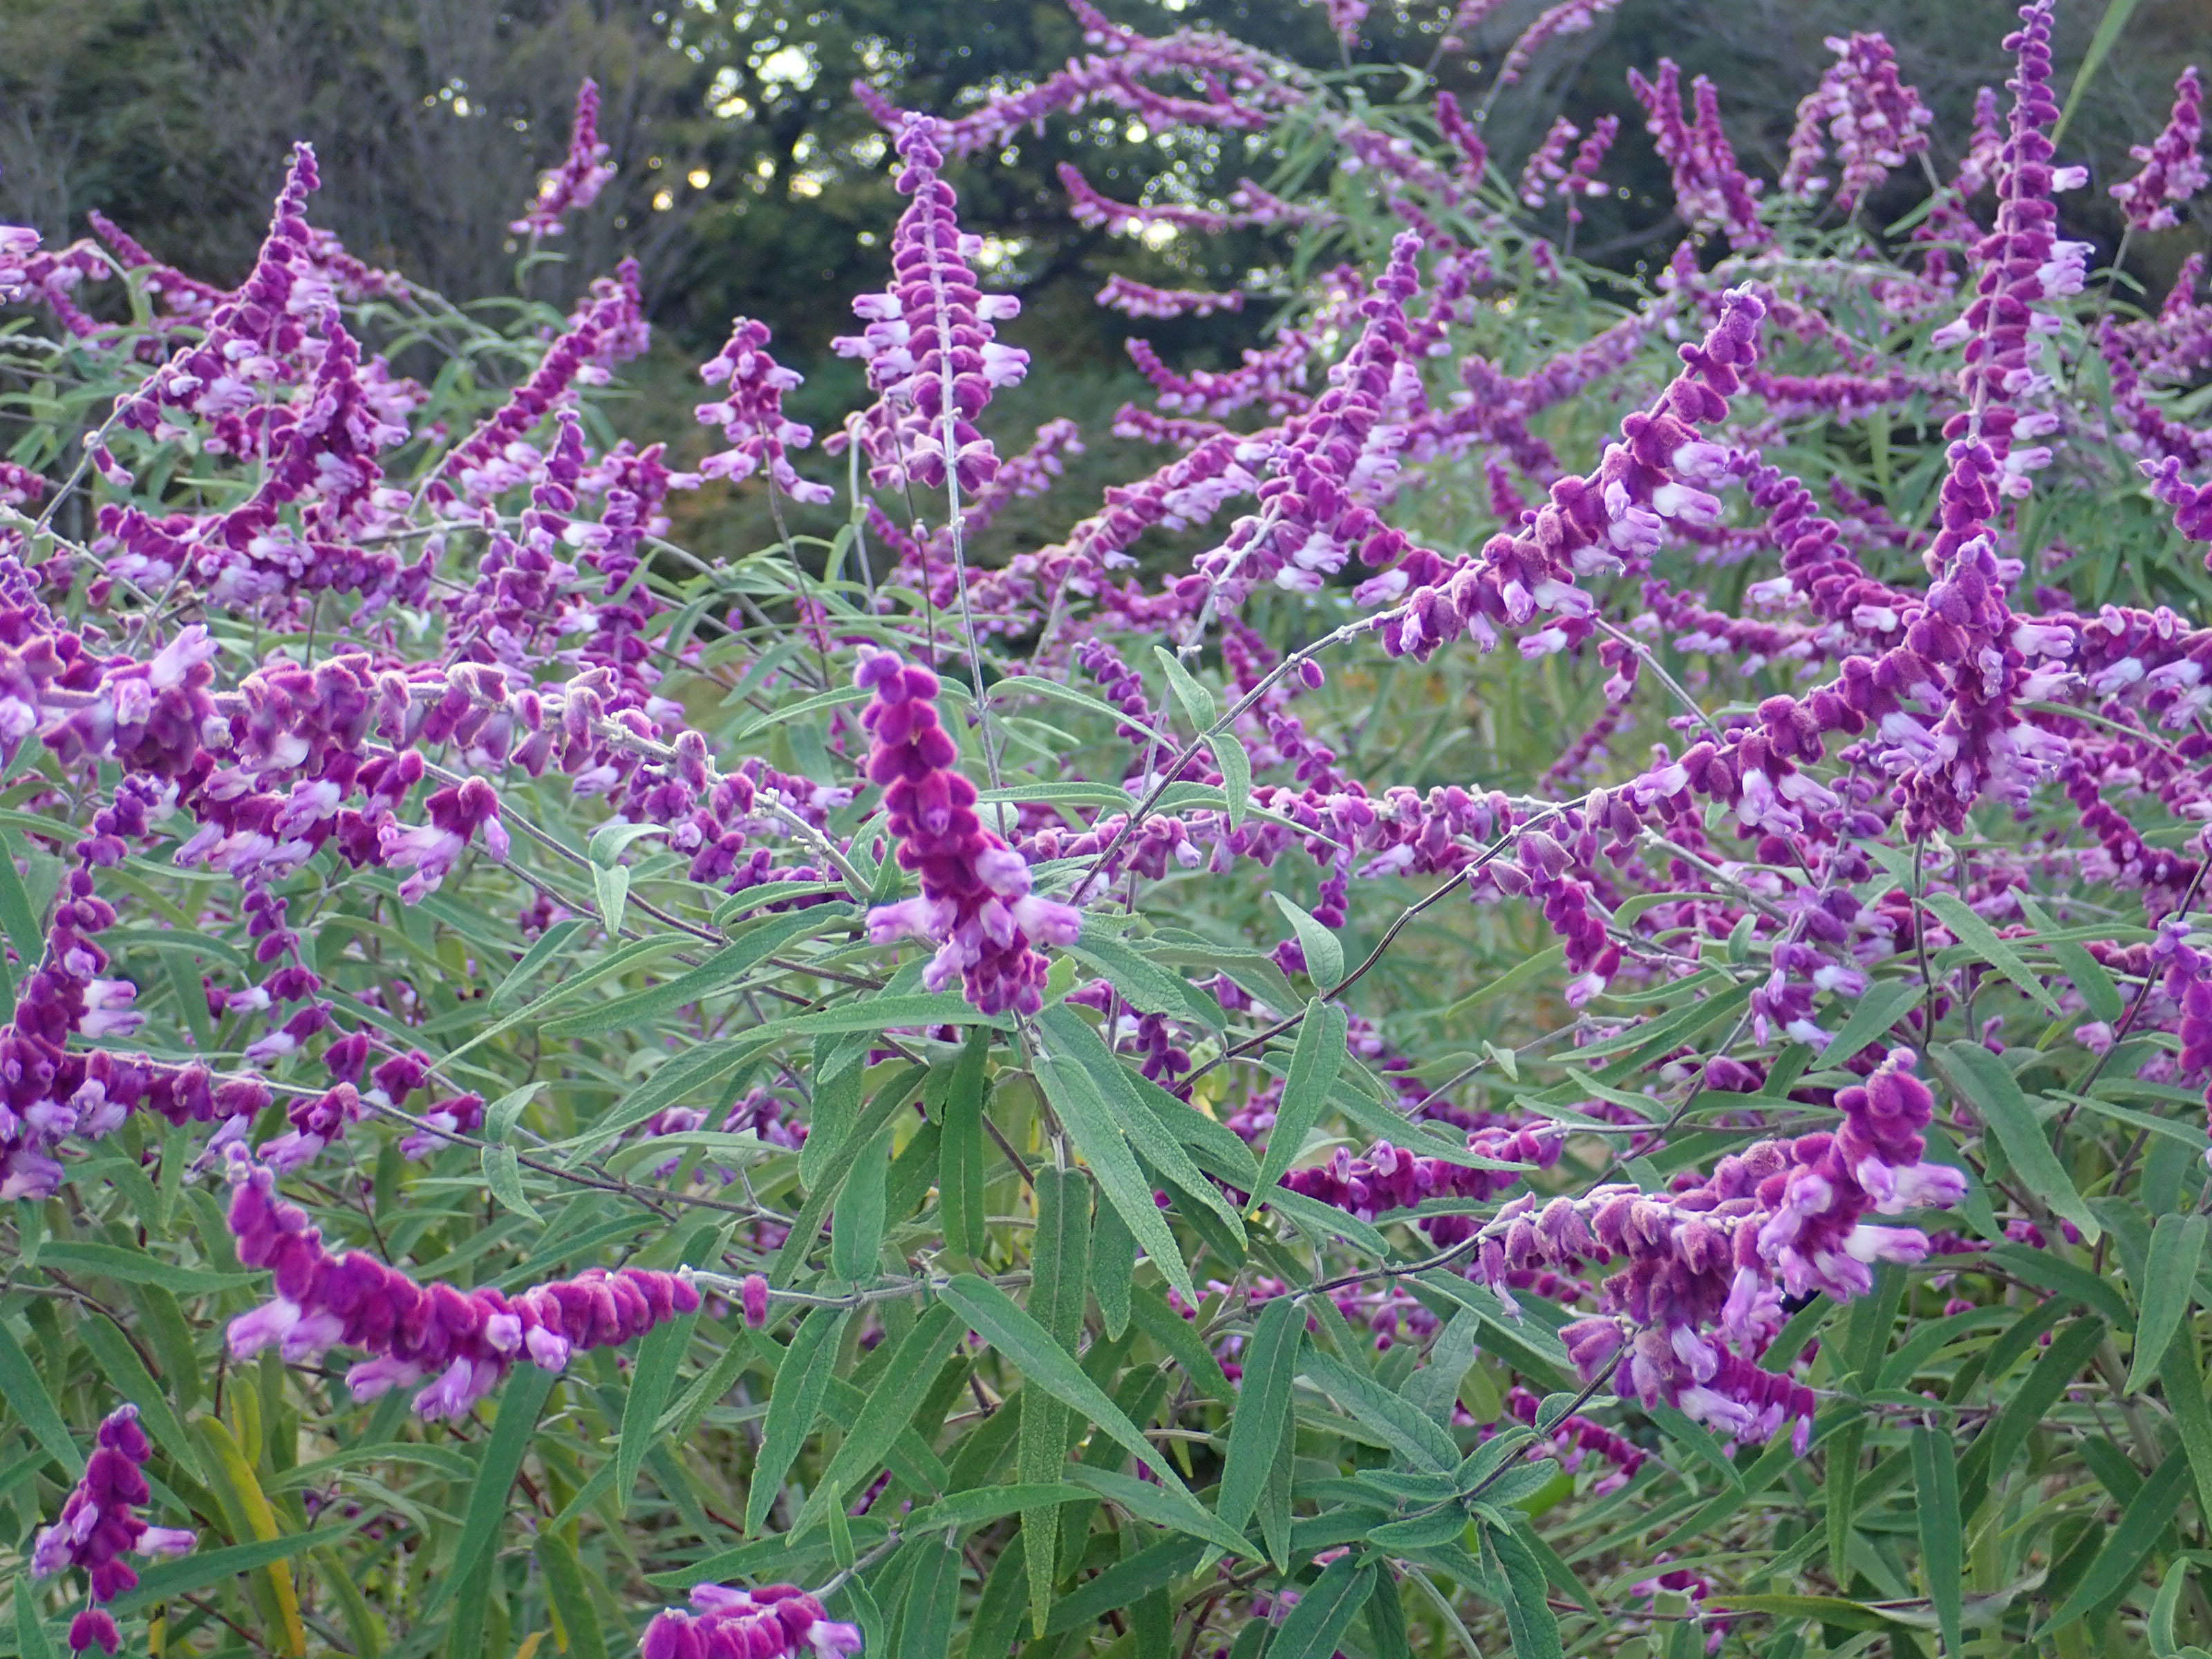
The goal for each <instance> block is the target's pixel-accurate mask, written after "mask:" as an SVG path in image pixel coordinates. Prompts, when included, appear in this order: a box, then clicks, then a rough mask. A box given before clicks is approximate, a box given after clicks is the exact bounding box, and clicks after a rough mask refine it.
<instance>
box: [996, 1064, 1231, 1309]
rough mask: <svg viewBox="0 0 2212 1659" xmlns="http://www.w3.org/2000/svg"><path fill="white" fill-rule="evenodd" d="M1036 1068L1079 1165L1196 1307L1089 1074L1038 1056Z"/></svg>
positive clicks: (1168, 1235) (1186, 1272) (1145, 1187)
mask: <svg viewBox="0 0 2212 1659" xmlns="http://www.w3.org/2000/svg"><path fill="white" fill-rule="evenodd" d="M1035 1069H1036V1079H1037V1082H1038V1083H1039V1084H1040V1085H1042V1087H1043V1089H1044V1095H1045V1098H1046V1099H1047V1100H1048V1101H1050V1102H1051V1103H1052V1109H1053V1110H1054V1112H1055V1113H1056V1114H1058V1115H1059V1118H1060V1122H1061V1124H1062V1125H1063V1126H1065V1127H1066V1130H1067V1133H1068V1136H1069V1138H1070V1139H1073V1141H1074V1142H1075V1147H1076V1150H1077V1151H1078V1152H1081V1153H1082V1154H1083V1161H1084V1162H1085V1163H1086V1164H1089V1165H1090V1166H1091V1171H1092V1173H1094V1174H1095V1175H1096V1176H1097V1177H1098V1185H1099V1187H1100V1188H1101V1190H1103V1192H1104V1193H1105V1194H1106V1198H1107V1201H1108V1202H1109V1203H1110V1204H1112V1205H1113V1206H1114V1207H1115V1210H1117V1211H1119V1212H1121V1219H1122V1221H1123V1222H1124V1223H1126V1224H1127V1226H1128V1229H1129V1231H1130V1232H1131V1233H1132V1234H1133V1236H1134V1237H1135V1238H1136V1240H1137V1242H1138V1243H1139V1244H1141V1245H1143V1246H1144V1247H1145V1254H1146V1255H1149V1256H1151V1257H1152V1261H1154V1262H1155V1263H1156V1264H1157V1265H1158V1267H1159V1269H1160V1271H1161V1272H1162V1273H1165V1274H1166V1275H1167V1276H1168V1281H1169V1283H1170V1284H1172V1285H1174V1286H1175V1287H1176V1290H1178V1291H1181V1292H1182V1296H1183V1298H1184V1300H1186V1301H1188V1302H1191V1303H1196V1302H1197V1300H1198V1299H1199V1298H1198V1291H1197V1289H1196V1287H1195V1286H1194V1285H1192V1283H1191V1278H1190V1268H1189V1267H1188V1265H1186V1264H1185V1262H1184V1261H1183V1259H1182V1248H1181V1247H1180V1246H1179V1245H1177V1244H1176V1240H1175V1234H1174V1233H1173V1231H1170V1229H1169V1226H1168V1224H1167V1222H1166V1220H1165V1219H1164V1218H1163V1217H1162V1216H1161V1214H1160V1209H1159V1206H1158V1204H1157V1203H1156V1202H1155V1201H1154V1200H1153V1198H1152V1190H1153V1189H1152V1182H1151V1181H1150V1180H1148V1179H1147V1178H1146V1175H1145V1172H1144V1170H1143V1169H1142V1168H1141V1167H1140V1166H1139V1164H1138V1163H1137V1155H1136V1153H1135V1152H1133V1151H1131V1150H1130V1146H1129V1141H1128V1137H1127V1133H1125V1131H1124V1129H1123V1127H1122V1124H1121V1121H1120V1120H1119V1119H1117V1118H1116V1117H1115V1115H1114V1114H1113V1113H1112V1112H1110V1111H1109V1110H1108V1109H1107V1106H1106V1102H1105V1100H1104V1098H1103V1097H1102V1096H1101V1094H1100V1092H1099V1090H1098V1086H1097V1083H1096V1081H1095V1080H1094V1079H1092V1077H1091V1073H1089V1072H1088V1071H1086V1070H1085V1068H1084V1067H1083V1066H1079V1065H1070V1064H1066V1063H1063V1062H1061V1061H1059V1060H1054V1059H1052V1058H1050V1057H1048V1056H1046V1055H1042V1054H1040V1055H1039V1056H1038V1057H1037V1059H1036V1066H1035ZM1155 1127H1157V1126H1155ZM1200 1184H1201V1185H1203V1184H1204V1182H1203V1178H1201V1181H1200Z"/></svg>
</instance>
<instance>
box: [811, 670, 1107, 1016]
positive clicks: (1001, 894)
mask: <svg viewBox="0 0 2212 1659" xmlns="http://www.w3.org/2000/svg"><path fill="white" fill-rule="evenodd" d="M854 681H855V683H856V684H859V685H860V686H861V687H862V688H863V689H864V690H868V691H870V692H872V694H873V696H872V698H871V700H870V702H869V703H868V706H867V708H866V709H865V710H864V711H863V712H862V714H861V715H860V721H861V724H862V725H864V726H866V728H867V730H868V733H869V736H870V737H871V738H872V740H873V741H872V744H870V747H869V750H868V780H869V781H870V782H872V783H875V784H878V785H880V786H881V787H882V788H883V792H884V819H885V822H886V823H887V825H888V827H889V828H890V833H891V836H892V837H893V838H894V840H895V841H896V843H897V847H898V861H899V864H900V866H901V867H902V868H903V869H907V870H910V871H913V872H915V875H916V876H917V877H919V878H920V879H921V895H920V896H918V897H915V898H910V899H905V900H902V901H901V902H898V903H896V904H887V905H879V906H878V907H877V908H875V909H873V910H871V911H870V912H869V913H868V936H869V937H870V938H871V939H874V940H875V941H876V942H877V943H878V944H879V945H880V944H889V943H890V942H891V941H893V940H896V939H908V938H911V939H923V940H927V941H929V942H932V943H933V944H935V945H937V947H938V948H937V954H936V955H935V956H934V957H933V958H931V961H930V963H929V966H928V968H927V969H926V970H925V971H924V973H923V975H922V982H923V983H924V984H925V985H927V987H929V988H930V989H931V990H933V991H937V990H942V989H944V988H945V987H946V986H947V985H950V984H951V982H952V980H953V977H954V976H955V975H958V976H959V978H960V981H961V982H962V984H963V986H964V987H966V990H967V993H968V1000H969V1001H970V1002H973V1003H974V1004H975V1006H976V1007H977V1008H979V1009H981V1011H982V1012H985V1013H987V1014H995V1013H1000V1012H1005V1011H1006V1010H1007V1009H1015V1010H1018V1011H1019V1012H1023V1013H1035V1012H1036V1011H1037V1010H1038V1009H1039V1008H1041V1007H1042V1006H1043V995H1042V992H1043V986H1044V975H1045V966H1046V964H1045V960H1044V957H1042V955H1040V954H1039V953H1038V952H1037V951H1036V949H1035V948H1034V947H1035V946H1036V945H1070V944H1073V942H1074V940H1075V937H1076V934H1077V933H1078V932H1079V930H1080V928H1081V926H1082V916H1081V915H1080V913H1079V912H1078V911H1077V910H1075V909H1074V908H1073V907H1072V906H1069V905H1066V904H1059V903H1055V902H1053V901H1052V900H1050V899H1047V898H1044V897H1042V896H1039V895H1037V894H1035V893H1032V892H1031V891H1030V867H1029V864H1028V861H1027V860H1024V858H1023V857H1022V855H1021V854H1019V853H1018V852H1016V851H1014V849H1013V848H1010V847H1008V846H1007V845H1006V842H1005V841H1004V840H1003V839H1002V838H1000V836H997V835H996V834H994V832H992V831H991V830H989V829H985V828H984V827H983V821H982V819H981V817H979V816H978V815H977V812H976V793H975V785H974V784H972V783H970V782H969V781H968V780H967V779H966V778H965V777H963V776H962V775H960V774H959V773H958V772H957V771H955V770H954V769H953V763H954V762H955V761H957V759H958V758H959V750H958V749H957V746H956V745H955V744H954V743H953V741H952V735H951V732H947V731H946V730H945V727H944V726H943V724H942V723H941V721H940V720H939V714H938V707H937V698H938V692H939V685H938V680H937V676H936V675H934V674H933V673H931V672H930V671H928V670H927V669H926V668H922V667H919V666H916V665H911V664H908V663H906V662H904V661H902V659H900V658H899V657H898V655H897V654H896V653H893V652H888V651H884V652H874V653H866V652H864V653H863V655H862V657H861V659H860V670H859V671H858V673H857V674H856V675H855V676H854Z"/></svg>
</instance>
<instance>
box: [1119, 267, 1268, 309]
mask: <svg viewBox="0 0 2212 1659" xmlns="http://www.w3.org/2000/svg"><path fill="white" fill-rule="evenodd" d="M1096 297H1097V301H1098V303H1099V304H1100V305H1102V306H1104V307H1106V308H1107V309H1108V310H1109V311H1118V312H1120V313H1121V314H1122V315H1123V316H1125V317H1211V316H1212V315H1213V313H1216V312H1218V311H1242V310H1243V309H1244V293H1243V289H1231V290H1230V291H1229V292H1228V293H1226V294H1211V293H1200V292H1198V291H1196V290H1194V289H1170V288H1153V287H1152V286H1150V285H1149V284H1147V283H1139V282H1133V281H1131V280H1130V279H1129V278H1128V277H1127V276H1123V275H1121V272H1120V271H1118V270H1117V271H1115V273H1114V274H1113V275H1112V276H1109V277H1107V279H1106V286H1105V287H1103V288H1102V289H1099V290H1098V293H1097V296H1096Z"/></svg>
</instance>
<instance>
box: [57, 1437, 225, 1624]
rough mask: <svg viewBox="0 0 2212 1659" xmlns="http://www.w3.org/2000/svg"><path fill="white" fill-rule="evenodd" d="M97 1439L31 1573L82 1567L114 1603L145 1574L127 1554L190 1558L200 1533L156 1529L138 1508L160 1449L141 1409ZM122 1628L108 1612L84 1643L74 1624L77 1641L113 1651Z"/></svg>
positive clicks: (99, 1597)
mask: <svg viewBox="0 0 2212 1659" xmlns="http://www.w3.org/2000/svg"><path fill="white" fill-rule="evenodd" d="M95 1438H96V1441H97V1443H96V1445H95V1446H94V1449H93V1454H92V1455H91V1456H90V1457H88V1458H87V1459H86V1460H85V1466H84V1474H82V1475H81V1476H80V1477H79V1478H78V1480H77V1483H76V1486H74V1487H73V1488H71V1490H70V1495H69V1496H68V1498H65V1499H64V1500H63V1503H62V1511H61V1516H60V1518H59V1519H58V1520H57V1521H56V1522H54V1523H53V1524H52V1526H50V1527H47V1528H44V1529H43V1530H42V1531H41V1532H40V1534H39V1536H38V1540H37V1541H36V1542H35V1543H34V1544H33V1546H32V1547H31V1577H33V1578H46V1577H52V1575H53V1574H55V1573H57V1572H59V1571H62V1570H63V1569H64V1568H65V1567H76V1568H80V1569H82V1571H85V1572H86V1573H88V1574H89V1575H90V1576H91V1579H92V1599H93V1600H94V1601H113V1600H114V1599H115V1598H116V1597H117V1596H118V1595H122V1594H123V1593H124V1592H125V1590H127V1589H131V1587H132V1586H133V1585H135V1584H137V1582H138V1575H137V1572H135V1571H132V1570H131V1565H130V1564H129V1563H128V1562H126V1561H125V1560H124V1559H122V1558H123V1557H124V1556H125V1555H126V1554H129V1555H182V1554H184V1553H185V1552H186V1551H187V1550H189V1549H191V1547H192V1545H193V1543H194V1541H195V1540H196V1538H197V1534H193V1533H191V1532H188V1531H185V1530H184V1529H182V1528H176V1527H149V1526H148V1525H147V1524H146V1523H145V1522H143V1521H142V1520H141V1519H139V1517H138V1509H137V1506H138V1505H140V1504H144V1503H147V1502H149V1500H150V1499H151V1498H152V1497H153V1492H152V1490H151V1488H149V1486H147V1485H146V1477H145V1476H144V1475H143V1474H141V1473H140V1472H139V1471H140V1468H141V1467H142V1466H143V1464H144V1463H145V1462H146V1460H147V1459H148V1458H149V1457H151V1456H152V1455H154V1448H153V1444H152V1443H151V1442H149V1440H148V1439H147V1438H146V1431H144V1430H143V1429H142V1428H140V1427H139V1426H138V1408H137V1407H136V1406H118V1407H116V1409H115V1410H114V1411H112V1412H111V1413H109V1414H108V1415H107V1417H106V1420H105V1421H103V1422H102V1423H101V1424H100V1431H99V1434H98V1435H97V1436H96V1437H95ZM103 1620H104V1621H105V1622H104V1623H103V1622H102V1621H103ZM80 1622H81V1623H82V1622H83V1621H82V1620H80ZM114 1631H115V1624H114V1621H113V1620H112V1619H109V1618H108V1616H107V1615H106V1613H100V1614H99V1615H97V1617H95V1618H94V1619H93V1620H91V1622H90V1623H89V1624H86V1625H85V1626H84V1634H85V1635H86V1637H87V1638H88V1639H87V1641H86V1642H83V1643H80V1642H78V1641H77V1640H76V1638H77V1635H78V1633H79V1632H78V1631H77V1629H76V1627H75V1626H72V1627H71V1630H70V1646H71V1647H72V1648H73V1649H74V1650H76V1651H77V1652H80V1653H81V1652H82V1651H83V1650H84V1648H85V1647H86V1646H88V1645H89V1644H90V1643H91V1642H93V1641H97V1642H99V1643H100V1645H101V1646H102V1647H103V1648H105V1649H106V1650H107V1651H108V1652H110V1653H112V1652H114V1651H115V1642H114V1639H113V1638H114Z"/></svg>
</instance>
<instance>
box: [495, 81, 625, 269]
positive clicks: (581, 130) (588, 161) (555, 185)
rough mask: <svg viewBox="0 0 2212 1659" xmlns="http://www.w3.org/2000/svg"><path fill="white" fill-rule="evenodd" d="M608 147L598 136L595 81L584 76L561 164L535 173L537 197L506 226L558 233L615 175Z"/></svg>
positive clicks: (528, 233)
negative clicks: (565, 153)
mask: <svg viewBox="0 0 2212 1659" xmlns="http://www.w3.org/2000/svg"><path fill="white" fill-rule="evenodd" d="M608 153H609V151H608V147H607V146H606V145H605V143H602V142H600V139H599V82H596V81H592V80H589V79H587V80H586V81H585V82H584V83H583V84H582V85H581V86H580V87H578V88H576V115H575V119H574V122H573V124H572V125H570V127H569V129H568V155H565V156H563V157H562V161H561V165H560V166H559V167H550V168H548V169H547V170H546V171H545V172H544V173H541V174H539V175H538V197H537V199H536V200H535V201H533V202H532V203H531V204H530V211H529V212H527V213H526V214H525V215H524V216H522V217H521V218H520V219H517V220H516V221H515V222H513V224H511V225H509V226H508V227H507V228H508V229H509V230H511V231H513V233H514V234H516V235H517V236H530V237H538V236H558V235H560V234H562V231H564V230H566V229H567V228H568V216H569V215H570V214H572V213H576V212H580V211H581V210H583V209H585V208H587V207H589V206H591V204H592V203H594V202H596V201H598V200H599V192H600V191H603V190H605V188H606V187H607V181H608V180H609V179H612V178H613V177H614V176H615V167H614V163H613V162H611V161H608V160H607V155H608Z"/></svg>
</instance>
